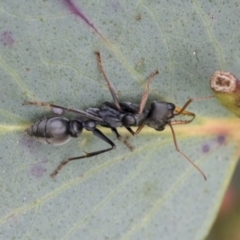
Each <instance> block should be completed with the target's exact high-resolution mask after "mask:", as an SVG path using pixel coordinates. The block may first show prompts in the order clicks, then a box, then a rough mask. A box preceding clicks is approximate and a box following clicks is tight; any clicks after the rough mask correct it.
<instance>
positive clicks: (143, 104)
mask: <svg viewBox="0 0 240 240" xmlns="http://www.w3.org/2000/svg"><path fill="white" fill-rule="evenodd" d="M158 73H159V71H158V70H157V71H155V72H153V73H152V74H151V75H150V76H149V78H148V80H147V84H146V91H145V92H144V93H143V95H142V100H141V103H140V106H139V112H138V113H142V112H143V110H144V108H145V105H146V102H147V99H148V94H149V90H150V87H149V86H150V82H151V80H152V79H153V77H154V76H155V75H157V74H158Z"/></svg>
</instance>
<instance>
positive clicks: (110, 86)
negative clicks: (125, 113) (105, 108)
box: [95, 52, 122, 111]
mask: <svg viewBox="0 0 240 240" xmlns="http://www.w3.org/2000/svg"><path fill="white" fill-rule="evenodd" d="M95 54H96V56H97V61H98V67H99V70H100V72H101V73H102V75H103V77H104V79H105V81H106V82H107V85H108V89H109V91H110V93H111V95H112V98H113V102H114V104H115V106H116V107H117V108H118V110H120V111H121V110H122V109H121V107H120V104H119V101H118V98H117V95H116V93H115V90H114V88H113V85H112V84H111V82H110V81H109V80H108V78H107V75H106V73H105V71H104V69H103V65H102V59H101V54H100V52H95Z"/></svg>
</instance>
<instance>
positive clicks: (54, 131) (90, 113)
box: [25, 52, 206, 180]
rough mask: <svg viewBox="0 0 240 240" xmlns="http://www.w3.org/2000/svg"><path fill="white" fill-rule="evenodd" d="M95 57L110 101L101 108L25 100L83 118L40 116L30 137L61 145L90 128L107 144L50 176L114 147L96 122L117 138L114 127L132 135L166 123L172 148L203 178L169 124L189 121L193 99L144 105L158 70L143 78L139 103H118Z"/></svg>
mask: <svg viewBox="0 0 240 240" xmlns="http://www.w3.org/2000/svg"><path fill="white" fill-rule="evenodd" d="M96 56H97V61H98V66H99V69H100V72H101V73H102V74H103V76H104V79H105V81H106V82H107V85H108V88H109V91H110V93H111V95H112V98H113V102H114V103H110V102H104V103H103V104H102V106H101V108H88V109H86V110H85V111H83V110H78V109H73V108H66V107H63V106H59V105H56V104H50V103H45V102H34V101H26V102H25V105H37V106H48V107H51V108H59V109H61V110H67V111H69V112H73V113H76V114H79V115H81V116H83V117H85V118H86V119H87V120H78V119H73V120H69V119H67V118H65V117H51V118H47V119H43V120H40V121H38V122H36V123H35V124H33V125H32V126H31V127H29V128H28V129H27V130H26V131H27V133H28V134H29V135H30V136H32V137H36V138H37V139H39V140H41V141H44V142H46V143H49V144H53V145H61V144H65V143H66V142H67V141H68V140H69V139H70V138H71V137H79V136H80V135H81V133H82V130H83V129H85V130H87V131H91V132H92V133H93V134H94V135H95V136H96V137H98V138H100V139H101V140H103V141H104V142H106V143H108V144H109V145H110V146H111V147H109V148H107V149H103V150H99V151H94V152H90V153H86V154H85V155H82V156H78V157H72V158H68V159H67V160H65V161H63V162H62V163H60V165H59V166H58V167H57V169H56V170H55V171H54V172H53V173H52V174H51V176H52V177H55V176H56V175H57V174H58V172H59V171H60V170H61V169H62V167H63V166H64V165H66V164H67V163H68V162H70V161H73V160H77V159H81V158H89V157H93V156H96V155H99V154H102V153H104V152H108V151H111V150H112V149H114V148H116V145H115V144H114V143H113V142H112V141H111V140H110V139H109V138H107V137H106V136H105V135H104V134H103V133H102V132H101V131H100V130H99V129H97V127H96V126H97V125H100V126H104V127H107V128H111V130H112V131H113V132H114V133H115V134H116V136H117V138H118V139H120V138H121V137H120V135H119V133H118V131H117V128H118V127H125V128H126V129H127V130H128V131H129V132H130V133H131V134H132V135H136V134H138V133H139V132H140V131H141V130H142V129H143V127H144V126H145V125H147V126H149V127H151V128H154V129H155V130H157V131H163V130H164V128H165V126H166V125H169V126H170V129H171V132H172V135H173V141H174V145H175V148H176V150H177V151H178V152H179V153H180V154H181V155H182V156H183V157H184V158H185V159H187V160H188V161H189V162H190V163H191V164H192V165H193V166H194V167H195V168H196V169H197V170H198V171H199V172H200V173H201V174H202V176H203V177H204V179H205V180H206V176H205V174H204V173H203V172H202V170H201V169H200V168H199V167H198V166H197V165H196V164H195V163H194V162H193V161H192V160H191V159H190V158H189V157H188V156H187V155H185V154H184V153H183V152H181V151H180V149H179V147H178V145H177V141H176V136H175V133H174V130H173V127H172V125H175V124H187V123H190V122H191V121H192V120H193V119H194V118H195V114H194V113H191V112H188V111H185V109H186V108H187V106H188V105H189V104H190V103H191V102H192V101H194V100H197V99H189V100H188V101H187V102H186V103H185V105H184V106H183V107H182V108H181V109H179V108H176V107H175V105H174V104H172V103H168V102H163V101H153V102H152V103H151V106H150V108H146V107H145V105H146V102H147V99H148V94H149V86H150V82H151V80H152V78H153V77H154V76H155V75H157V74H158V73H159V72H158V71H155V72H153V73H152V74H151V75H150V76H149V78H148V80H147V84H146V91H145V92H144V93H143V95H142V99H141V102H140V104H139V105H138V104H133V103H130V102H119V101H118V98H117V96H116V93H115V91H114V88H113V86H112V84H111V82H110V81H109V80H108V78H107V76H106V74H105V72H104V70H103V66H102V61H101V55H100V53H99V52H96ZM198 100H199V99H198ZM180 114H183V115H188V116H190V117H191V119H190V120H184V121H177V120H173V118H174V117H175V116H177V115H180ZM131 127H138V128H137V130H136V132H134V131H133V130H132V129H131Z"/></svg>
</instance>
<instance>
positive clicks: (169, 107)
mask: <svg viewBox="0 0 240 240" xmlns="http://www.w3.org/2000/svg"><path fill="white" fill-rule="evenodd" d="M167 107H168V109H169V110H174V109H175V105H174V104H172V103H167Z"/></svg>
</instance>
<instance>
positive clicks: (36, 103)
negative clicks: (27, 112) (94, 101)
mask: <svg viewBox="0 0 240 240" xmlns="http://www.w3.org/2000/svg"><path fill="white" fill-rule="evenodd" d="M23 105H35V106H42V107H50V108H52V109H53V108H54V109H58V110H60V109H61V110H66V111H69V112H74V113H77V114H80V115H82V116H84V117H88V118H90V119H93V120H96V121H100V122H102V121H103V120H102V119H101V118H99V117H96V116H93V115H92V114H90V113H87V112H85V111H83V110H80V109H75V108H67V107H63V106H60V105H56V104H52V103H46V102H37V101H25V102H24V103H23Z"/></svg>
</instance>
